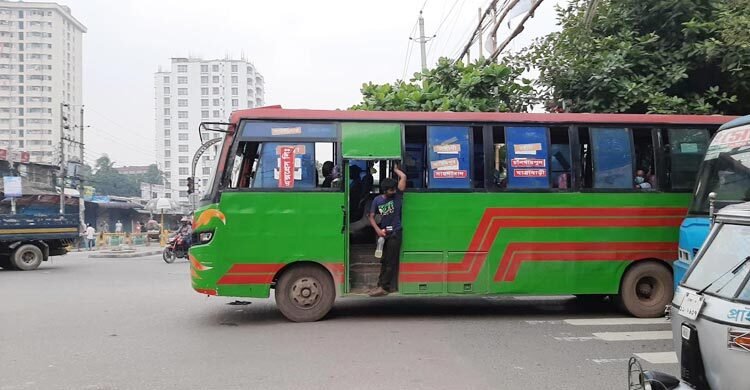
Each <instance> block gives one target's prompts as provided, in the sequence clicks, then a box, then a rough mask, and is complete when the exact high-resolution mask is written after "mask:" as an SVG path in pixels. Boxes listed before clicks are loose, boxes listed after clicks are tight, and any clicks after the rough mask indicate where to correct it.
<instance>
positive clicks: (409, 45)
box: [401, 22, 418, 80]
mask: <svg viewBox="0 0 750 390" xmlns="http://www.w3.org/2000/svg"><path fill="white" fill-rule="evenodd" d="M417 23H418V22H414V26H413V27H412V28H411V32H410V33H409V43H407V44H406V55H405V56H404V70H403V73H402V75H401V80H404V79H406V69H407V67H408V66H409V60H411V49H412V44H413V42H412V40H411V36H412V35H414V32H415V31H417Z"/></svg>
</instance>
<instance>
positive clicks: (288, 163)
mask: <svg viewBox="0 0 750 390" xmlns="http://www.w3.org/2000/svg"><path fill="white" fill-rule="evenodd" d="M279 152H280V153H279V157H280V158H279V164H280V166H279V188H294V146H284V147H281V148H280V150H279Z"/></svg>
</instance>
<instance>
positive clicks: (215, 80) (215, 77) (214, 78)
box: [211, 76, 219, 84]
mask: <svg viewBox="0 0 750 390" xmlns="http://www.w3.org/2000/svg"><path fill="white" fill-rule="evenodd" d="M211 81H213V83H214V84H218V83H219V76H213V77H211Z"/></svg>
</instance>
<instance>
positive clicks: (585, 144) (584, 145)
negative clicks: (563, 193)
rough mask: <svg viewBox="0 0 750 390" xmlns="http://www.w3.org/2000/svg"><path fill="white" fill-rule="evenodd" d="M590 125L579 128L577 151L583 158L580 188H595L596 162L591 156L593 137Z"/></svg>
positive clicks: (579, 180)
mask: <svg viewBox="0 0 750 390" xmlns="http://www.w3.org/2000/svg"><path fill="white" fill-rule="evenodd" d="M589 134H590V132H589V128H588V127H579V128H578V145H579V149H578V151H577V153H578V154H579V156H580V160H581V177H580V178H579V179H578V182H579V184H578V185H579V187H580V188H594V185H593V183H594V163H593V157H592V156H591V137H590V136H589Z"/></svg>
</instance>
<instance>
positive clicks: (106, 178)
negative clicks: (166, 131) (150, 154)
mask: <svg viewBox="0 0 750 390" xmlns="http://www.w3.org/2000/svg"><path fill="white" fill-rule="evenodd" d="M113 166H114V162H113V161H111V160H110V159H109V157H108V156H107V155H103V156H101V157H99V158H98V159H97V160H96V165H95V166H94V168H93V171H94V173H93V174H89V175H84V178H85V180H86V182H87V185H91V186H93V187H95V188H96V194H97V195H115V196H140V195H141V183H151V184H162V183H163V175H162V173H161V171H159V168H158V167H157V166H156V164H151V165H149V167H148V171H147V172H146V173H145V174H142V175H123V174H122V173H120V172H117V170H116V169H115V168H114V167H113ZM84 169H85V168H84ZM88 169H89V172H90V169H91V168H90V167H88Z"/></svg>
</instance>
